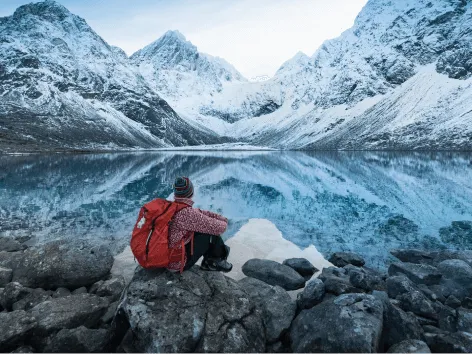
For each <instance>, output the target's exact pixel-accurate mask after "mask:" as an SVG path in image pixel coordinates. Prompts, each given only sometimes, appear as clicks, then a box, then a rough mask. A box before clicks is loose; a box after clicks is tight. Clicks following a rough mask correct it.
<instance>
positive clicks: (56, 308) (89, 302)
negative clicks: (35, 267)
mask: <svg viewBox="0 0 472 354" xmlns="http://www.w3.org/2000/svg"><path fill="white" fill-rule="evenodd" d="M108 305H109V302H108V301H107V300H106V299H104V298H100V297H98V296H95V295H89V294H81V295H71V296H68V297H60V298H56V299H51V300H49V301H45V302H42V303H40V304H39V305H36V306H35V307H33V308H32V309H31V310H30V313H31V315H32V316H33V317H35V318H36V320H37V322H38V326H37V328H36V329H35V333H36V334H37V335H38V336H44V335H47V334H50V333H53V332H55V331H60V330H61V329H69V328H77V327H79V326H85V327H94V326H96V325H97V324H98V322H99V320H100V318H101V317H102V316H103V314H104V313H105V311H106V310H107V307H108Z"/></svg>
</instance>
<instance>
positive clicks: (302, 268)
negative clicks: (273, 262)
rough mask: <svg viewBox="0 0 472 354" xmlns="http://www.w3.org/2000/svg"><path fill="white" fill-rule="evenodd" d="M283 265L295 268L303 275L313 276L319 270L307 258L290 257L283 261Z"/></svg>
mask: <svg viewBox="0 0 472 354" xmlns="http://www.w3.org/2000/svg"><path fill="white" fill-rule="evenodd" d="M282 264H283V265H286V266H289V267H290V268H293V269H295V270H296V271H297V272H298V273H299V274H300V275H301V276H302V277H311V276H312V275H313V274H315V273H316V272H318V271H319V269H318V268H316V267H315V266H314V265H313V264H311V263H310V261H308V260H307V259H305V258H290V259H286V260H285V261H283V262H282Z"/></svg>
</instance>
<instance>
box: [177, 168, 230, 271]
mask: <svg viewBox="0 0 472 354" xmlns="http://www.w3.org/2000/svg"><path fill="white" fill-rule="evenodd" d="M193 192H194V190H193V184H192V182H191V181H190V179H189V178H188V177H177V178H176V179H175V183H174V201H176V202H178V203H184V204H187V205H189V206H190V207H188V208H184V209H182V210H180V211H178V212H177V213H176V214H175V215H174V216H173V218H172V220H171V222H170V224H169V247H170V248H175V247H179V244H181V242H182V240H184V242H185V259H184V264H185V266H184V268H183V269H184V270H187V269H190V268H191V267H192V266H193V265H194V264H195V263H197V261H198V260H199V259H200V258H201V257H203V260H202V263H201V266H200V268H201V269H202V270H208V271H222V272H225V273H227V272H230V271H231V269H232V268H233V265H232V264H231V263H229V262H228V261H227V258H228V255H229V250H230V248H229V247H228V246H226V245H225V244H224V242H223V239H222V238H221V236H220V235H221V234H222V233H223V232H225V230H226V228H227V226H228V219H226V218H225V217H224V216H221V215H218V214H215V213H212V212H210V211H206V210H200V209H197V208H193V207H192V206H193V203H194V201H193V200H192V197H193ZM192 234H193V235H194V241H193V245H192V244H191V243H192V242H191V239H192ZM192 247H193V254H192ZM181 267H182V264H181V262H180V261H179V262H172V263H170V264H169V266H168V269H170V270H175V271H177V270H180V269H181Z"/></svg>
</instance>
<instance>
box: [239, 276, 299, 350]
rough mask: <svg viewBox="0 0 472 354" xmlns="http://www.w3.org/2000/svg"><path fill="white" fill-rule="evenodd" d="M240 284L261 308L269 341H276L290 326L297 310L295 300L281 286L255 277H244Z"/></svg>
mask: <svg viewBox="0 0 472 354" xmlns="http://www.w3.org/2000/svg"><path fill="white" fill-rule="evenodd" d="M238 284H239V285H240V286H241V287H242V288H243V289H244V291H246V292H247V293H248V294H249V295H250V297H251V299H252V300H253V301H254V302H255V303H256V306H257V308H258V309H259V310H260V313H261V316H262V319H263V321H264V326H265V328H266V332H265V333H266V340H267V342H268V343H273V342H276V341H277V340H278V339H279V338H280V336H281V335H282V334H283V333H284V332H285V331H287V330H288V329H289V328H290V324H291V323H292V320H293V318H294V317H295V312H296V304H295V302H294V301H293V300H292V298H291V297H290V295H289V294H288V293H287V292H286V291H285V290H284V289H282V288H281V287H279V286H270V285H268V284H266V283H264V282H262V281H260V280H258V279H255V278H250V277H247V278H243V279H241V280H240V281H239V282H238Z"/></svg>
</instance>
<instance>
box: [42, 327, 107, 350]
mask: <svg viewBox="0 0 472 354" xmlns="http://www.w3.org/2000/svg"><path fill="white" fill-rule="evenodd" d="M109 344H110V333H109V331H107V330H106V329H88V328H86V327H84V326H80V327H78V328H75V329H63V330H60V331H59V332H58V333H57V334H56V335H55V336H54V337H53V338H52V339H51V341H50V342H49V344H48V345H47V347H46V348H45V349H44V352H45V353H104V352H107V351H109V349H110V348H109V347H108V345H109Z"/></svg>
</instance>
